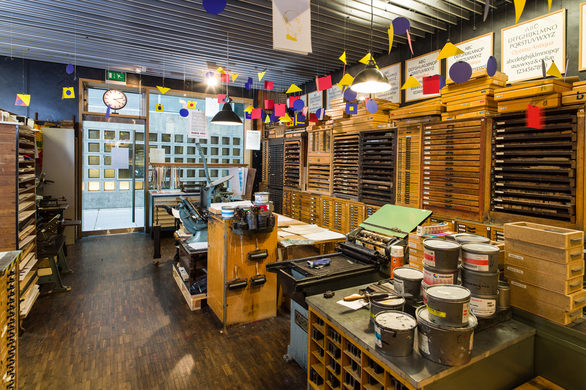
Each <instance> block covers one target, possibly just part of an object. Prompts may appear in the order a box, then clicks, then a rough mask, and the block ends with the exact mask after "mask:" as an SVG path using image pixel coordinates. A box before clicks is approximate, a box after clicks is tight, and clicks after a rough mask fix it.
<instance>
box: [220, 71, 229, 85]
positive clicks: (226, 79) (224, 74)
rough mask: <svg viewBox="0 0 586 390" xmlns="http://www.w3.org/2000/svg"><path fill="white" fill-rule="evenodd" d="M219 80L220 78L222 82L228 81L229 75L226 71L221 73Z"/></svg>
mask: <svg viewBox="0 0 586 390" xmlns="http://www.w3.org/2000/svg"><path fill="white" fill-rule="evenodd" d="M221 80H222V82H223V83H227V82H229V81H230V76H229V75H228V73H222V76H221Z"/></svg>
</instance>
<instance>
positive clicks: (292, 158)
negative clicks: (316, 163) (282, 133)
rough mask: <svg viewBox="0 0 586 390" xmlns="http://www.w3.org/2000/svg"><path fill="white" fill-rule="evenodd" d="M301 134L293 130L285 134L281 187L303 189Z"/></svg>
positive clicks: (303, 154) (303, 151) (303, 163)
mask: <svg viewBox="0 0 586 390" xmlns="http://www.w3.org/2000/svg"><path fill="white" fill-rule="evenodd" d="M303 141H304V140H303V134H302V133H300V132H295V133H291V134H287V136H286V137H285V140H284V148H283V150H284V152H283V154H284V156H283V161H284V165H283V187H286V188H291V189H295V190H303V185H304V183H303V179H304V171H303V170H304V167H305V150H304V149H305V146H304V143H303Z"/></svg>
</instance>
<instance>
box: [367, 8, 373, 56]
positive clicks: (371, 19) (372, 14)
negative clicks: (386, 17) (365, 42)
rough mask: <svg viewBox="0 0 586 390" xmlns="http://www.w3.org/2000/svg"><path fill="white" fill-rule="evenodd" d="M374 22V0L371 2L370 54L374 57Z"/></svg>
mask: <svg viewBox="0 0 586 390" xmlns="http://www.w3.org/2000/svg"><path fill="white" fill-rule="evenodd" d="M373 20H374V0H370V48H369V49H368V52H369V53H370V56H371V57H372V28H373Z"/></svg>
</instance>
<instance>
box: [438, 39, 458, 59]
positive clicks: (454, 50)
mask: <svg viewBox="0 0 586 390" xmlns="http://www.w3.org/2000/svg"><path fill="white" fill-rule="evenodd" d="M463 53H464V51H463V50H462V49H460V48H459V47H458V46H456V45H454V44H453V43H452V42H448V43H446V44H445V45H444V47H443V49H442V51H440V53H439V55H438V56H437V58H436V60H438V61H439V60H443V59H444V58H448V57H452V56H455V55H457V54H463Z"/></svg>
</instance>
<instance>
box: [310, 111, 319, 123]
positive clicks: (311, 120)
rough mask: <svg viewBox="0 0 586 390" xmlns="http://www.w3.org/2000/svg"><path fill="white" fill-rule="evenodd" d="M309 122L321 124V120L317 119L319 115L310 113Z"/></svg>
mask: <svg viewBox="0 0 586 390" xmlns="http://www.w3.org/2000/svg"><path fill="white" fill-rule="evenodd" d="M309 121H310V122H313V123H317V122H319V119H317V115H315V114H314V113H310V114H309Z"/></svg>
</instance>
